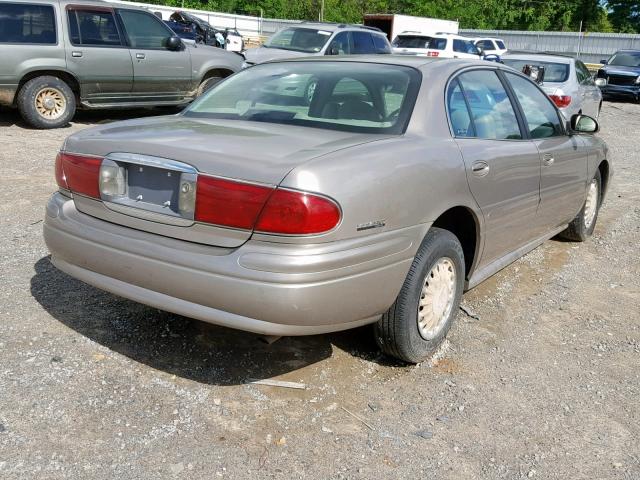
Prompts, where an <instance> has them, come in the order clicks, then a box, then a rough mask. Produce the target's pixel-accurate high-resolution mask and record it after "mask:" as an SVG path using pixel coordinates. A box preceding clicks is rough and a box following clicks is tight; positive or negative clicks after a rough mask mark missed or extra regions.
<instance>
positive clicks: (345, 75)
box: [184, 62, 420, 134]
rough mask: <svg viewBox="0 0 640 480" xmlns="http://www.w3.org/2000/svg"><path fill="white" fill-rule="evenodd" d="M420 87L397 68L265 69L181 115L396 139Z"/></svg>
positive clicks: (416, 78) (239, 77)
mask: <svg viewBox="0 0 640 480" xmlns="http://www.w3.org/2000/svg"><path fill="white" fill-rule="evenodd" d="M419 85H420V73H419V72H418V71H417V70H414V69H413V68H409V67H403V66H398V65H383V64H369V63H355V62H353V63H349V64H345V63H343V62H288V63H281V64H275V63H274V64H263V65H257V66H254V67H251V68H250V69H247V70H243V71H241V72H240V73H238V74H236V75H234V76H233V77H231V78H229V79H228V80H225V81H224V82H222V83H221V84H220V85H218V86H216V87H214V88H213V89H212V90H210V91H209V92H208V93H207V94H205V95H203V96H202V97H200V98H199V99H198V100H196V101H195V102H194V103H193V104H192V105H191V106H190V107H189V108H188V109H187V110H186V111H185V113H184V115H185V116H187V117H200V118H221V119H227V120H243V121H251V122H265V123H278V124H287V125H299V126H306V127H315V128H324V129H331V130H340V131H345V132H356V133H389V134H400V133H402V132H404V130H405V128H406V125H407V123H408V121H409V118H410V116H411V111H412V109H413V105H414V103H415V98H416V95H417V92H418V89H419Z"/></svg>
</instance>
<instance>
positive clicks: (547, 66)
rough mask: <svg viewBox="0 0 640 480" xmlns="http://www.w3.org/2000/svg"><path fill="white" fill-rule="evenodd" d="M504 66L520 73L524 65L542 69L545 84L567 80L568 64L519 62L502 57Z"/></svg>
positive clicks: (534, 61) (536, 61)
mask: <svg viewBox="0 0 640 480" xmlns="http://www.w3.org/2000/svg"><path fill="white" fill-rule="evenodd" d="M502 61H503V62H504V64H505V65H508V66H510V67H511V68H514V69H516V70H518V71H519V72H522V69H523V68H524V66H525V65H536V66H540V67H544V81H545V83H547V82H549V83H564V82H566V81H567V80H568V79H569V64H568V63H557V62H541V61H539V60H520V59H515V58H507V57H502Z"/></svg>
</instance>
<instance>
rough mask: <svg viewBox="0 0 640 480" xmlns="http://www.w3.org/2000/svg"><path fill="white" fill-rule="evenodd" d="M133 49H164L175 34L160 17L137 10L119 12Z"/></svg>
mask: <svg viewBox="0 0 640 480" xmlns="http://www.w3.org/2000/svg"><path fill="white" fill-rule="evenodd" d="M118 14H119V15H120V18H121V19H122V23H123V24H124V29H125V31H126V33H127V37H128V38H129V45H130V46H131V48H141V49H163V48H165V47H166V44H167V40H168V39H169V37H171V36H172V35H173V32H171V30H169V28H168V27H167V26H166V25H165V24H164V23H162V21H161V20H160V19H158V17H156V16H155V15H151V14H150V13H145V12H140V11H137V10H118Z"/></svg>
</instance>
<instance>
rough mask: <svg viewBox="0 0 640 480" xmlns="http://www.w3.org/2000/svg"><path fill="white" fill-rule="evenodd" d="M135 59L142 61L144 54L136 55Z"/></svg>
mask: <svg viewBox="0 0 640 480" xmlns="http://www.w3.org/2000/svg"><path fill="white" fill-rule="evenodd" d="M136 58H137V59H138V60H144V58H145V54H144V53H136Z"/></svg>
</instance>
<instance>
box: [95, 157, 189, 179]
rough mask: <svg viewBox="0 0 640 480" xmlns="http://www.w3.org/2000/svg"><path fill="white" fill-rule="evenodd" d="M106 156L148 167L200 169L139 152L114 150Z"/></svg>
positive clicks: (181, 169) (180, 170) (184, 170)
mask: <svg viewBox="0 0 640 480" xmlns="http://www.w3.org/2000/svg"><path fill="white" fill-rule="evenodd" d="M104 158H106V159H108V160H113V161H115V162H126V163H134V164H136V165H145V166H147V167H156V168H163V169H165V170H173V171H176V172H184V173H194V174H197V173H198V170H196V169H195V168H194V167H192V166H191V165H189V164H186V163H182V162H178V161H176V160H169V159H168V158H161V157H152V156H151V155H141V154H139V153H125V152H112V153H110V154H108V155H106V156H105V157H104Z"/></svg>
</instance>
